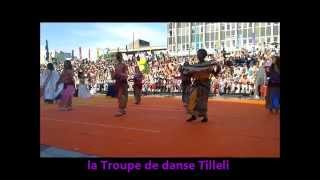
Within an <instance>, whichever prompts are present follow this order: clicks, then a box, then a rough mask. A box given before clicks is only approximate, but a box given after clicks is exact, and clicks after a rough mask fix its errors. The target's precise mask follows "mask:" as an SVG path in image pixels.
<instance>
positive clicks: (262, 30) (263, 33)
mask: <svg viewBox="0 0 320 180" xmlns="http://www.w3.org/2000/svg"><path fill="white" fill-rule="evenodd" d="M265 30H266V28H264V27H262V28H261V31H260V33H261V36H265Z"/></svg>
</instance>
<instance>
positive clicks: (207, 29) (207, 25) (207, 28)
mask: <svg viewBox="0 0 320 180" xmlns="http://www.w3.org/2000/svg"><path fill="white" fill-rule="evenodd" d="M210 29H211V28H210V25H209V24H206V33H208V32H210Z"/></svg>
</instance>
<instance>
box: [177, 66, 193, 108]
mask: <svg viewBox="0 0 320 180" xmlns="http://www.w3.org/2000/svg"><path fill="white" fill-rule="evenodd" d="M188 65H189V62H188V61H185V63H184V64H183V66H188ZM183 66H180V67H179V71H180V76H181V88H182V102H183V105H184V107H187V105H188V97H189V94H190V88H191V74H184V73H183Z"/></svg>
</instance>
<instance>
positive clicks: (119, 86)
mask: <svg viewBox="0 0 320 180" xmlns="http://www.w3.org/2000/svg"><path fill="white" fill-rule="evenodd" d="M116 60H117V63H118V64H117V65H116V67H115V71H113V70H112V72H111V74H112V78H113V79H115V80H116V84H115V88H116V92H117V97H118V103H119V112H117V113H116V114H115V116H122V115H124V114H126V110H125V109H126V107H127V102H128V82H127V78H128V67H127V65H125V64H124V63H123V62H122V60H123V59H122V54H121V53H119V52H118V53H117V54H116Z"/></svg>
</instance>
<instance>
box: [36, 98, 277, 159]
mask: <svg viewBox="0 0 320 180" xmlns="http://www.w3.org/2000/svg"><path fill="white" fill-rule="evenodd" d="M73 106H74V110H73V111H69V112H61V111H58V108H57V105H56V104H53V105H48V104H44V103H43V102H42V101H41V116H40V119H41V132H40V133H41V136H40V137H41V138H40V143H41V144H46V145H51V146H55V147H58V148H63V149H67V150H73V151H78V152H82V153H86V154H92V155H96V156H103V157H280V119H279V115H275V114H270V112H269V111H268V110H266V109H265V108H264V105H263V101H257V100H209V107H208V108H209V111H208V115H209V122H208V123H201V122H199V121H195V122H191V123H188V122H186V121H185V119H186V118H187V115H186V113H185V110H184V108H183V106H182V103H181V100H180V98H169V97H165V98H164V97H143V99H142V104H141V105H135V104H133V100H132V97H130V98H129V102H128V109H127V115H125V116H123V117H114V116H113V115H114V113H115V112H116V110H117V100H116V99H113V98H109V97H105V96H96V97H94V98H92V99H89V100H83V99H79V98H75V99H74V105H73Z"/></svg>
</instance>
